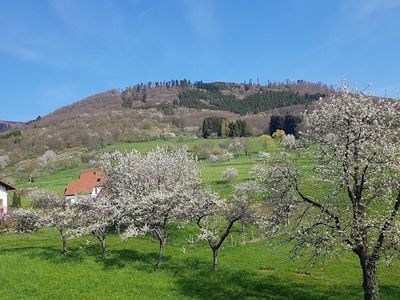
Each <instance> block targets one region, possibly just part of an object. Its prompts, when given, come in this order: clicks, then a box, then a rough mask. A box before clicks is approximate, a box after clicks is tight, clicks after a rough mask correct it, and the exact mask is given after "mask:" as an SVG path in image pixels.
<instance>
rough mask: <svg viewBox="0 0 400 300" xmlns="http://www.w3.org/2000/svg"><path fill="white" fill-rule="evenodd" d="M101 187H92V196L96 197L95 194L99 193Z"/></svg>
mask: <svg viewBox="0 0 400 300" xmlns="http://www.w3.org/2000/svg"><path fill="white" fill-rule="evenodd" d="M101 189H102V187H100V186H96V187H94V188H93V191H92V196H93V197H97V195H98V194H99V193H100V191H101Z"/></svg>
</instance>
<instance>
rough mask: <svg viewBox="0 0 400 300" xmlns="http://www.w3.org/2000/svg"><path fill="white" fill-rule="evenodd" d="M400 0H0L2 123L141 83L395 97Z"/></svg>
mask: <svg viewBox="0 0 400 300" xmlns="http://www.w3.org/2000/svg"><path fill="white" fill-rule="evenodd" d="M399 16H400V0H341V1H340V0H337V1H331V0H308V1H307V0H303V1H300V0H293V1H285V0H282V1H272V0H271V1H268V0H253V1H248V0H214V1H213V0H197V1H195V0H192V1H191V0H170V1H165V0H158V1H156V0H132V1H128V0H126V1H123V0H119V1H115V0H76V1H73V0H51V1H47V0H37V1H31V0H25V1H20V0H3V1H1V2H0V92H1V93H0V95H1V96H0V102H1V108H0V119H7V120H21V121H26V120H29V119H33V118H35V117H36V116H38V115H45V114H47V113H49V112H51V111H53V110H55V109H57V108H59V107H60V106H63V105H66V104H69V103H72V102H74V101H76V100H80V99H82V98H84V97H86V96H89V95H91V94H94V93H97V92H101V91H105V90H109V89H111V88H124V87H126V86H129V85H133V84H135V83H137V82H148V81H162V80H169V79H183V78H186V79H190V80H203V81H238V82H242V81H244V80H246V81H247V80H249V79H250V78H252V79H253V81H255V80H256V79H257V78H259V80H260V82H266V81H267V80H272V81H281V80H286V79H291V80H297V79H304V80H308V81H321V82H325V83H328V84H337V83H338V82H339V81H340V80H341V78H342V76H344V77H346V78H347V79H349V80H350V81H352V82H353V83H354V84H356V85H358V86H359V87H362V88H364V87H366V86H367V85H368V84H369V83H372V86H371V88H370V91H371V92H372V93H374V94H378V95H384V94H385V91H386V93H387V94H388V95H390V96H392V97H399V96H400V17H399Z"/></svg>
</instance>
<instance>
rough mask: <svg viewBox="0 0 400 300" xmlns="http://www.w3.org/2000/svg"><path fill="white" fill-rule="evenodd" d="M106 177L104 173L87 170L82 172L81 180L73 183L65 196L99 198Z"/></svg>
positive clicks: (66, 190)
mask: <svg viewBox="0 0 400 300" xmlns="http://www.w3.org/2000/svg"><path fill="white" fill-rule="evenodd" d="M106 180H107V179H106V176H105V174H104V172H103V171H99V170H85V171H82V172H81V174H80V176H79V180H76V181H71V182H70V183H69V184H68V186H67V188H66V189H65V191H64V196H65V197H67V198H74V197H75V196H76V195H79V194H92V195H93V196H97V195H98V193H99V192H100V190H101V188H102V187H103V186H104V184H105V182H106Z"/></svg>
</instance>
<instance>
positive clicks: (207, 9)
mask: <svg viewBox="0 0 400 300" xmlns="http://www.w3.org/2000/svg"><path fill="white" fill-rule="evenodd" d="M184 3H185V6H186V10H187V19H188V21H189V24H190V25H191V26H192V29H193V31H194V32H195V33H196V34H198V35H199V36H200V37H202V38H204V39H213V38H215V37H216V36H217V35H218V31H219V26H218V21H217V16H216V12H215V3H214V1H213V0H203V1H195V0H186V1H185V2H184Z"/></svg>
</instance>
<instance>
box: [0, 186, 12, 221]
mask: <svg viewBox="0 0 400 300" xmlns="http://www.w3.org/2000/svg"><path fill="white" fill-rule="evenodd" d="M13 190H15V188H14V187H13V186H11V185H9V184H8V183H6V182H4V181H2V180H1V179H0V216H2V215H3V214H6V213H7V207H8V204H7V198H8V191H13Z"/></svg>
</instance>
